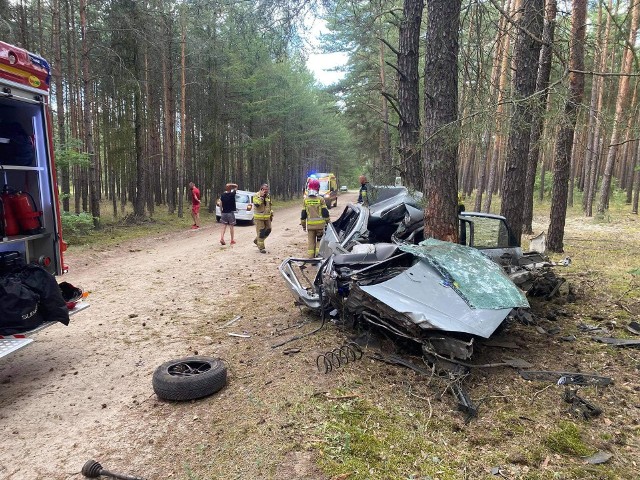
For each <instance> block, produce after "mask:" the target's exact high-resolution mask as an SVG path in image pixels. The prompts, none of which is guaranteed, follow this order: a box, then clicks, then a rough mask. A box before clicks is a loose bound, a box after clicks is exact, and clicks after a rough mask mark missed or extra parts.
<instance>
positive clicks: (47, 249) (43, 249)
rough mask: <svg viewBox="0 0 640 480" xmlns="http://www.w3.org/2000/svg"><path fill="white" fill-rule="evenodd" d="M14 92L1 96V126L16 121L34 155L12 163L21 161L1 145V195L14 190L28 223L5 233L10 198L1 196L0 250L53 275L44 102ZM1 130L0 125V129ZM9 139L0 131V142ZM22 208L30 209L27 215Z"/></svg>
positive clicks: (54, 252) (50, 180)
mask: <svg viewBox="0 0 640 480" xmlns="http://www.w3.org/2000/svg"><path fill="white" fill-rule="evenodd" d="M13 92H14V93H18V95H11V96H0V125H1V124H5V125H7V124H13V125H14V130H15V124H16V123H17V124H19V126H20V127H22V129H23V131H24V132H25V133H26V135H27V136H28V137H30V139H31V142H32V144H33V148H34V155H33V160H32V162H31V164H30V165H15V163H20V162H17V161H13V160H12V159H11V158H7V157H6V155H7V152H9V151H11V150H7V149H2V148H0V194H1V193H7V192H13V194H14V195H16V194H18V195H20V198H21V200H24V203H25V204H26V206H24V205H22V207H24V208H23V209H22V210H23V211H22V212H21V213H19V214H18V215H23V216H24V218H26V222H27V223H24V222H19V224H20V227H19V228H20V231H19V232H17V233H16V232H15V231H14V230H15V227H14V229H12V230H11V231H10V232H7V228H6V223H7V222H6V220H7V219H6V215H7V212H6V210H7V207H6V206H5V205H4V204H5V203H7V202H8V201H9V200H7V196H6V195H2V197H3V198H4V201H2V202H0V203H2V205H0V222H1V223H2V227H3V228H0V252H7V251H18V252H21V253H22V254H23V255H24V257H25V261H26V262H28V263H39V264H40V265H42V266H43V267H45V268H46V269H47V270H48V271H50V272H51V273H52V274H56V273H59V272H56V271H55V266H56V265H57V264H58V258H57V257H58V255H59V253H58V249H57V248H55V247H56V246H57V238H58V235H57V232H56V228H57V227H56V218H55V217H54V216H55V215H56V213H55V212H56V210H57V209H56V208H53V205H52V202H53V198H54V194H53V190H52V185H53V173H52V172H51V171H50V168H49V156H48V147H49V146H48V145H47V140H46V134H45V132H46V128H47V126H46V122H45V109H44V104H43V103H42V102H41V101H38V97H37V96H33V95H30V96H29V95H28V94H27V95H20V94H19V92H17V89H15V88H14V89H13ZM20 93H22V92H20ZM2 131H3V129H2V127H1V126H0V132H2ZM4 131H7V130H6V129H5V130H4ZM9 141H10V139H9V138H7V137H1V134H0V143H4V144H7V143H8V142H9ZM2 155H5V156H4V157H3V156H2ZM22 163H25V162H22ZM12 203H13V202H12ZM24 209H32V210H33V211H32V213H31V214H28V213H25V212H24ZM9 233H15V234H13V235H11V234H9ZM52 240H53V241H52Z"/></svg>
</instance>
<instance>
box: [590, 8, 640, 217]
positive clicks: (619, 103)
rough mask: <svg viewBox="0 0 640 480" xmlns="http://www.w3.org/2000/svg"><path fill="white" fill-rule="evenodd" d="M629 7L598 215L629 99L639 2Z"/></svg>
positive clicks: (603, 205) (601, 211)
mask: <svg viewBox="0 0 640 480" xmlns="http://www.w3.org/2000/svg"><path fill="white" fill-rule="evenodd" d="M629 8H632V13H631V28H630V30H629V37H628V42H627V43H626V44H625V47H624V56H623V60H622V68H621V72H620V73H621V74H622V76H621V77H620V81H619V83H618V96H617V98H616V112H615V118H614V120H613V131H612V132H611V140H610V141H609V150H608V152H607V163H606V164H605V167H604V173H603V175H602V185H601V186H600V198H599V199H598V208H597V212H598V214H599V215H604V211H605V210H606V209H607V207H608V205H609V195H610V193H611V177H612V173H613V167H614V165H615V161H616V154H617V152H618V143H619V142H620V134H621V129H622V121H623V114H624V111H625V110H626V108H627V105H628V102H629V99H628V98H627V97H628V95H629V73H630V72H631V66H632V62H633V57H634V54H633V51H632V50H631V49H630V48H629V45H635V40H636V34H637V33H638V22H639V20H640V3H639V2H636V3H634V4H632V6H630V7H629Z"/></svg>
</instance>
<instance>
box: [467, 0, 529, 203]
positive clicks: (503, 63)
mask: <svg viewBox="0 0 640 480" xmlns="http://www.w3.org/2000/svg"><path fill="white" fill-rule="evenodd" d="M518 7H519V2H518V0H513V1H512V0H508V3H507V9H506V11H508V12H510V17H511V18H513V17H514V16H515V12H516V10H517V9H518ZM506 26H507V22H506V19H505V22H504V28H505V31H504V33H503V34H502V35H501V37H500V38H501V39H502V42H501V45H499V46H498V47H497V48H498V49H499V50H500V55H498V57H499V58H500V67H499V70H498V78H499V80H498V83H497V95H496V96H494V97H492V98H496V100H495V101H496V105H497V107H496V113H495V117H494V122H495V125H494V128H493V137H494V141H493V147H492V148H491V149H488V151H491V156H490V157H488V158H489V164H488V166H487V167H486V168H487V169H488V173H487V185H486V192H487V196H486V198H485V200H484V207H483V208H482V211H483V212H487V213H488V212H490V211H491V201H492V200H493V192H494V191H495V185H496V170H497V168H498V163H499V160H500V155H501V151H502V137H503V135H502V124H503V123H504V121H505V118H504V117H503V114H504V104H503V103H504V102H503V99H504V92H505V89H506V86H507V80H508V78H509V77H508V72H509V55H508V52H509V49H510V44H511V42H510V37H509V35H508V32H507V30H506ZM481 199H482V198H479V199H478V200H476V203H477V205H478V207H477V208H476V211H479V210H480V208H479V206H480V200H481Z"/></svg>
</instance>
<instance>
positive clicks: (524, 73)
mask: <svg viewBox="0 0 640 480" xmlns="http://www.w3.org/2000/svg"><path fill="white" fill-rule="evenodd" d="M543 20H544V0H525V1H524V2H523V12H522V16H521V18H520V20H519V22H518V25H519V27H520V28H519V30H518V36H517V39H516V45H515V48H514V56H515V61H514V65H515V73H514V79H513V97H514V108H513V114H512V116H511V125H510V128H509V141H508V145H507V158H506V161H505V170H504V177H503V180H502V204H501V208H500V213H501V215H503V216H504V217H505V218H506V219H507V223H508V224H509V225H510V227H511V230H512V232H513V235H514V236H515V238H516V239H517V242H518V245H519V244H520V237H521V236H522V220H523V212H524V194H525V189H524V188H523V186H524V184H525V180H526V175H527V156H528V155H529V142H530V139H531V125H532V123H531V121H532V116H533V109H534V108H535V107H534V104H533V100H534V97H532V95H533V93H534V92H535V88H536V78H537V71H538V60H539V58H540V47H541V43H540V40H539V39H540V37H541V34H542V26H543Z"/></svg>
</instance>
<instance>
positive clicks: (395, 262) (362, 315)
mask: <svg viewBox="0 0 640 480" xmlns="http://www.w3.org/2000/svg"><path fill="white" fill-rule="evenodd" d="M421 202H422V199H421V195H420V193H419V192H418V193H413V194H410V192H409V191H408V190H407V189H406V188H405V187H385V188H382V187H381V188H377V189H375V190H374V201H373V202H372V203H371V205H370V206H369V207H367V206H364V205H361V204H349V205H348V206H347V207H345V209H344V211H343V213H342V215H341V216H340V218H338V219H337V220H336V221H335V222H333V223H331V224H329V225H327V229H326V231H325V235H324V237H323V238H322V241H321V244H320V257H318V258H311V259H310V258H287V259H285V260H284V261H283V262H282V264H281V265H280V273H281V274H282V276H283V278H284V279H285V282H286V283H287V285H288V287H289V289H290V290H291V291H292V293H293V294H294V296H295V298H296V301H297V302H298V303H299V304H302V305H306V306H307V307H309V308H310V309H312V310H315V311H318V312H321V311H323V310H324V311H327V310H332V309H335V310H337V312H340V313H341V314H342V315H343V316H344V317H345V318H346V317H350V318H352V319H353V320H354V321H355V322H366V323H369V324H372V325H375V326H377V327H380V328H383V329H386V330H388V331H390V332H392V333H393V334H395V335H397V336H399V337H404V338H408V339H410V340H413V341H416V342H418V343H420V344H421V345H422V348H423V351H424V352H425V353H426V354H430V355H435V356H436V357H440V358H444V359H458V360H465V359H468V358H470V357H471V355H472V354H473V343H474V339H475V338H477V337H481V338H488V337H490V336H491V335H492V334H493V333H494V332H495V331H496V330H497V329H498V328H499V327H500V325H501V324H502V323H503V322H504V321H505V319H507V318H508V317H509V315H510V314H511V313H512V312H513V311H514V309H520V308H528V307H529V303H528V301H527V298H526V293H527V292H529V291H531V290H532V289H535V288H536V282H537V280H538V279H539V278H542V277H541V275H540V273H541V272H543V271H546V270H548V267H550V266H552V265H554V264H552V263H551V262H549V261H547V259H546V258H545V257H544V256H543V255H541V254H539V253H537V252H528V253H523V252H522V250H521V248H520V247H519V246H518V243H517V241H516V239H515V238H514V237H513V235H512V234H511V231H510V230H509V227H508V225H507V223H506V221H505V219H504V217H501V216H499V215H491V214H483V213H473V212H462V213H461V214H460V215H459V222H460V244H454V243H451V242H442V241H439V240H435V239H425V238H424V233H423V232H424V229H423V210H422V208H421Z"/></svg>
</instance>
